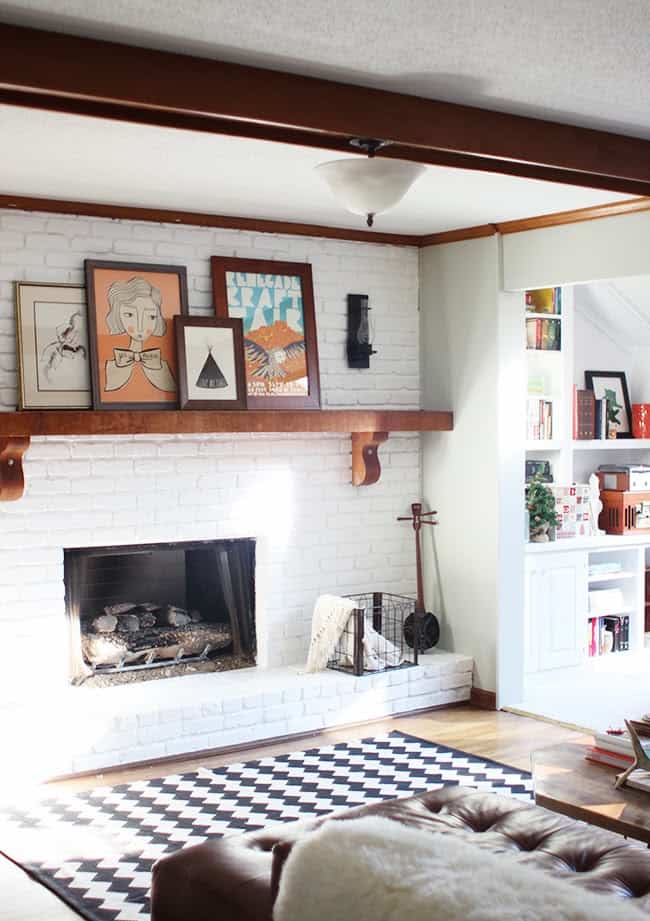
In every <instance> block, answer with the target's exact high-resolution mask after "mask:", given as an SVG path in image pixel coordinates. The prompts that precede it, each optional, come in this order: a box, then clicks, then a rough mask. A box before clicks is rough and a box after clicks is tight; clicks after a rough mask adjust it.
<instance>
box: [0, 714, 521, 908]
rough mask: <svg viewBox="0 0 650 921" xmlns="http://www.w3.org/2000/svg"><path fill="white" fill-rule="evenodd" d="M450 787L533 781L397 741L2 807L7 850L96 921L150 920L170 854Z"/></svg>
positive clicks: (411, 740) (510, 791)
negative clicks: (160, 871)
mask: <svg viewBox="0 0 650 921" xmlns="http://www.w3.org/2000/svg"><path fill="white" fill-rule="evenodd" d="M446 785H448V786H465V787H473V788H474V789H479V790H486V791H487V790H490V791H493V792H496V793H502V794H505V795H506V796H515V797H517V798H518V799H523V800H530V799H531V793H532V782H531V777H530V774H528V773H526V772H525V771H518V770H516V769H515V768H511V767H507V766H506V765H503V764H498V763H497V762H495V761H486V760H485V759H483V758H477V757H475V756H474V755H468V754H466V753H465V752H462V751H458V750H457V749H453V748H447V747H446V746H444V745H438V744H436V743H433V742H427V741H425V740H423V739H417V738H415V737H414V736H409V735H405V734H404V733H401V732H390V733H388V734H386V735H380V736H377V737H375V738H371V739H363V740H361V741H358V742H340V743H338V744H336V745H327V746H325V747H323V748H313V749H310V750H308V751H303V752H291V753H290V754H287V755H279V756H276V757H273V758H262V759H260V760H258V761H247V762H244V763H240V764H231V765H228V766H227V767H222V768H215V769H208V768H202V769H201V770H199V771H197V772H196V773H193V774H176V775H173V776H170V777H161V778H158V779H156V780H143V781H138V782H136V783H130V784H120V785H119V786H115V787H97V788H95V789H94V790H91V791H89V792H86V793H75V794H66V795H58V796H44V797H43V798H40V799H38V800H32V801H31V802H30V803H28V804H26V803H20V804H13V805H12V806H11V807H0V829H1V831H0V851H1V852H2V853H3V854H5V855H6V856H7V857H8V858H9V859H10V860H13V861H14V862H15V863H17V864H18V865H19V866H21V867H22V868H23V869H24V870H25V871H26V872H27V873H28V874H29V875H30V876H32V877H33V878H34V879H36V880H38V882H40V883H42V884H43V885H44V886H47V888H48V889H51V890H52V891H53V892H55V893H56V894H57V895H58V896H59V897H60V898H61V899H63V900H64V901H65V902H67V903H68V905H70V906H71V907H72V908H74V909H75V910H76V911H77V912H78V913H79V914H80V915H81V917H83V918H86V919H89V921H142V919H148V918H149V886H150V879H151V867H152V864H153V863H154V861H155V860H157V859H158V858H159V857H161V856H162V855H163V854H169V853H171V852H172V851H174V850H177V849H178V848H181V847H186V846H188V845H192V844H200V843H201V842H203V841H206V840H207V839H208V838H219V837H222V836H223V835H234V834H241V833H242V832H246V831H252V830H253V829H256V828H262V827H263V826H264V825H267V824H269V823H271V822H290V821H291V820H293V819H304V818H305V817H307V816H310V815H313V816H317V815H324V814H326V813H328V812H332V811H335V810H340V809H344V808H345V807H347V806H361V805H364V804H366V803H373V802H377V801H379V800H385V799H393V798H395V797H405V796H410V795H413V794H415V793H420V792H422V791H423V790H432V789H437V788H439V787H441V786H446Z"/></svg>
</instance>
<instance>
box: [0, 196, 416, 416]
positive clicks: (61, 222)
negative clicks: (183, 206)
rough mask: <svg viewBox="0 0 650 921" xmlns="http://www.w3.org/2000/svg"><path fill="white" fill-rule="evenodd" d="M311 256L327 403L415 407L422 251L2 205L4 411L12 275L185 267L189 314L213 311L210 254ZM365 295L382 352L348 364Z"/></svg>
mask: <svg viewBox="0 0 650 921" xmlns="http://www.w3.org/2000/svg"><path fill="white" fill-rule="evenodd" d="M219 255H221V256H242V257H250V258H256V259H282V260H287V261H291V262H309V263H311V266H312V272H313V277H314V296H315V302H316V321H317V327H318V349H319V355H320V372H321V388H322V404H323V406H324V407H332V408H333V407H353V406H363V407H382V406H383V407H386V406H394V407H402V408H418V407H419V405H420V390H419V365H418V314H417V302H418V253H417V250H416V249H415V248H412V247H403V246H402V247H398V246H380V245H376V244H368V243H353V242H346V241H342V240H325V239H316V238H311V237H294V236H289V235H276V234H260V233H252V232H248V231H239V230H215V229H212V228H201V227H184V226H179V225H176V224H139V223H136V222H134V221H121V220H119V221H118V220H109V219H107V218H102V219H99V218H97V219H95V218H87V217H74V216H65V215H48V214H40V213H31V212H17V211H12V210H0V409H3V408H4V409H13V408H14V407H15V406H16V401H17V389H16V361H15V351H16V350H15V338H14V322H15V321H14V293H13V282H14V281H55V282H72V283H74V284H77V283H78V284H82V283H83V281H84V278H83V261H84V259H86V258H102V259H115V260H122V261H142V262H164V263H175V264H180V265H185V266H187V272H188V287H189V301H190V309H191V312H192V313H196V314H198V315H202V316H209V315H210V314H211V312H212V310H211V305H212V283H211V279H210V262H209V259H210V256H219ZM350 292H362V293H367V294H368V295H369V296H370V304H371V307H372V318H373V321H374V324H375V329H376V337H375V340H374V342H373V344H374V346H375V348H376V349H377V350H378V353H379V354H378V355H376V356H374V357H373V359H372V361H371V365H372V367H371V368H370V370H368V371H358V370H351V369H349V368H348V367H347V364H346V354H345V332H346V295H347V294H348V293H350Z"/></svg>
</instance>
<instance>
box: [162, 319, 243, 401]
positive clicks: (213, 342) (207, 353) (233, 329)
mask: <svg viewBox="0 0 650 921" xmlns="http://www.w3.org/2000/svg"><path fill="white" fill-rule="evenodd" d="M174 327H175V331H176V347H177V349H178V393H179V405H180V408H181V409H216V410H223V409H246V379H245V374H244V337H243V333H242V322H241V320H236V319H233V320H213V319H211V318H206V317H178V316H177V317H175V318H174Z"/></svg>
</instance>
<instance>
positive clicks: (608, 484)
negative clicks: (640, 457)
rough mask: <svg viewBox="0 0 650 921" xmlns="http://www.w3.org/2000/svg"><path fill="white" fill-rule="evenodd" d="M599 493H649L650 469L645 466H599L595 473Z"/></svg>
mask: <svg viewBox="0 0 650 921" xmlns="http://www.w3.org/2000/svg"><path fill="white" fill-rule="evenodd" d="M596 476H597V477H598V482H599V484H600V489H601V492H602V491H603V490H610V491H611V492H650V467H649V466H647V464H636V465H632V464H621V465H618V466H617V465H615V464H601V465H600V467H599V468H598V470H597V471H596Z"/></svg>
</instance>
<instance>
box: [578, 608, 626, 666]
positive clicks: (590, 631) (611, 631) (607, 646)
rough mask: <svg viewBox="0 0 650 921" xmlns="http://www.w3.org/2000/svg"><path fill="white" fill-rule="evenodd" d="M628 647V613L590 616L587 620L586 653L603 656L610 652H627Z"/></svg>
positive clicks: (591, 656)
mask: <svg viewBox="0 0 650 921" xmlns="http://www.w3.org/2000/svg"><path fill="white" fill-rule="evenodd" d="M629 648H630V617H629V615H628V614H621V615H614V614H612V615H608V616H605V617H590V618H589V620H588V621H587V655H588V656H589V657H590V658H593V657H594V656H604V655H607V654H608V653H610V652H627V651H628V650H629Z"/></svg>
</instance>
